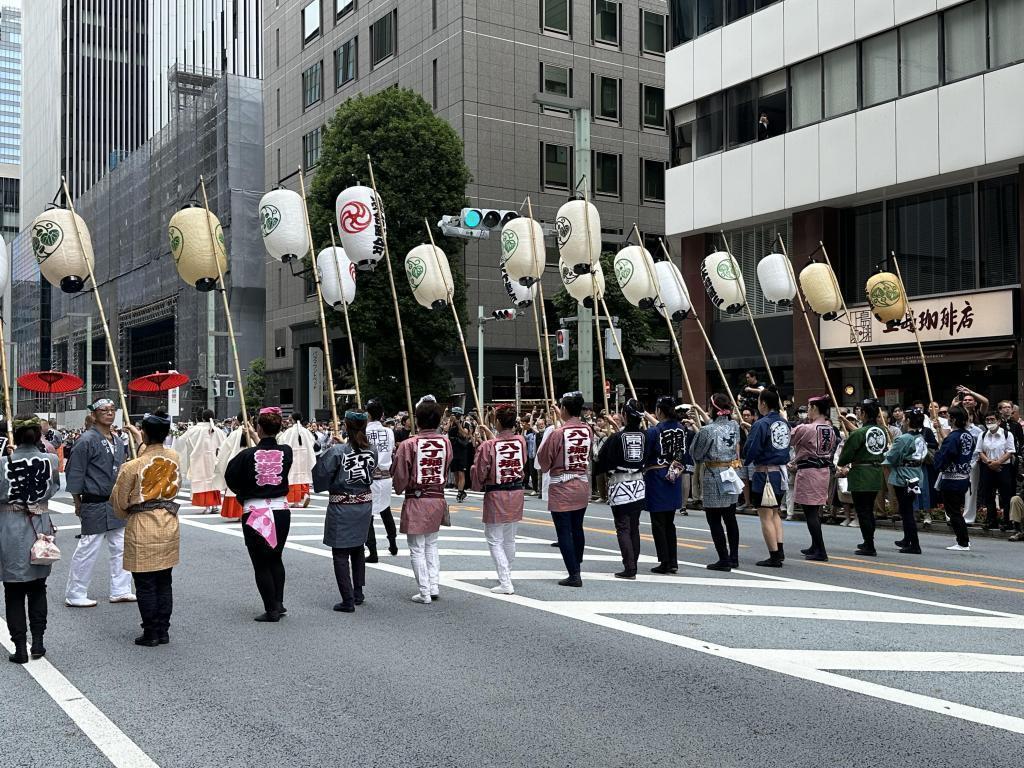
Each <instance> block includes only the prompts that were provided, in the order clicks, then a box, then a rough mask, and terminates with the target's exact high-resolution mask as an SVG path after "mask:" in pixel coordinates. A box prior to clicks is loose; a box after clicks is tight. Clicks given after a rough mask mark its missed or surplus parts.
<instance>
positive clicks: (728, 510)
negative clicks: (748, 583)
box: [704, 504, 740, 568]
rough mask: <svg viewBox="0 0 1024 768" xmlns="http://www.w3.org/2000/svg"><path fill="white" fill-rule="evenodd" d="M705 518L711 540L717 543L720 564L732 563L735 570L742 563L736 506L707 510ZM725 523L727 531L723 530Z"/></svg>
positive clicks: (716, 548)
mask: <svg viewBox="0 0 1024 768" xmlns="http://www.w3.org/2000/svg"><path fill="white" fill-rule="evenodd" d="M704 516H705V517H706V518H707V520H708V528H709V529H710V530H711V539H712V541H714V542H715V551H716V552H717V553H718V560H719V562H723V563H725V562H728V563H731V564H732V566H733V567H734V568H735V567H736V565H737V564H738V563H739V561H740V526H739V524H738V523H737V522H736V505H735V504H733V505H731V506H728V507H720V508H717V509H716V508H713V507H709V508H705V510H704ZM723 523H724V524H725V530H722V524H723ZM726 541H728V546H726Z"/></svg>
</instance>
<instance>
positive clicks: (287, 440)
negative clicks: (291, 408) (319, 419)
mask: <svg viewBox="0 0 1024 768" xmlns="http://www.w3.org/2000/svg"><path fill="white" fill-rule="evenodd" d="M277 442H278V444H279V445H288V446H291V449H292V468H291V470H289V472H288V485H312V484H313V465H314V464H316V449H315V448H314V445H315V443H316V436H315V435H314V434H313V433H312V432H310V431H309V430H308V429H306V428H305V427H304V426H302V425H301V424H293V425H292V426H290V427H288V429H286V430H284V432H282V433H281V434H280V435H278V436H277Z"/></svg>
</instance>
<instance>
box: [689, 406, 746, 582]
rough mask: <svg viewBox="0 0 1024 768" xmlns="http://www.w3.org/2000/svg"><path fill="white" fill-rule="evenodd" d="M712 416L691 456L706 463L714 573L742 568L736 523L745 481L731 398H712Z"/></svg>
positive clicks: (704, 477) (705, 492)
mask: <svg viewBox="0 0 1024 768" xmlns="http://www.w3.org/2000/svg"><path fill="white" fill-rule="evenodd" d="M708 413H709V414H710V415H711V417H712V419H713V421H712V422H711V423H710V424H705V425H704V426H703V427H701V428H700V430H699V431H698V432H697V437H696V438H695V439H694V441H693V447H692V449H691V453H692V455H693V460H694V461H695V462H702V463H703V466H704V471H703V474H702V475H701V497H702V500H703V503H704V516H705V517H706V518H707V521H708V528H709V529H710V530H711V538H712V539H713V540H714V542H715V551H716V552H717V553H718V560H717V561H715V562H714V563H710V564H709V565H708V566H707V567H708V570H711V571H729V570H731V569H733V568H738V567H739V551H740V550H739V547H740V529H739V524H738V523H737V522H736V501H737V500H738V499H739V496H740V490H741V489H742V486H743V481H742V480H740V478H739V475H738V474H737V472H736V469H737V467H739V466H740V461H739V450H740V428H739V425H738V424H737V423H736V421H735V420H734V419H733V418H732V403H731V402H730V400H729V397H728V395H723V394H721V393H716V394H714V395H712V396H711V400H710V402H709V403H708ZM723 525H724V526H725V530H724V531H723ZM727 542H728V545H727Z"/></svg>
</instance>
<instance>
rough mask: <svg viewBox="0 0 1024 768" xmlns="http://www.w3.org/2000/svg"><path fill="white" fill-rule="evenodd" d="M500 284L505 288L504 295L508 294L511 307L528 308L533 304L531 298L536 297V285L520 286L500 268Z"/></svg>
mask: <svg viewBox="0 0 1024 768" xmlns="http://www.w3.org/2000/svg"><path fill="white" fill-rule="evenodd" d="M501 282H502V283H503V284H504V286H505V293H507V294H508V297H509V299H511V301H512V305H513V306H516V307H528V306H530V305H531V304H532V303H533V297H534V296H536V295H537V284H536V283H533V284H532V285H520V284H519V283H517V282H515V281H514V280H512V279H511V278H510V277H509V276H508V272H506V271H505V268H504V267H502V268H501Z"/></svg>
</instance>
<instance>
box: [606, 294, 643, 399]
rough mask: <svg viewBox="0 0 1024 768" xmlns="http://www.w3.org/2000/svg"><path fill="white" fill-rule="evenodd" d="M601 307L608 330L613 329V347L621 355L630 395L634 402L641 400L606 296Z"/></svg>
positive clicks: (620, 358)
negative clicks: (613, 322)
mask: <svg viewBox="0 0 1024 768" xmlns="http://www.w3.org/2000/svg"><path fill="white" fill-rule="evenodd" d="M601 307H602V309H604V316H605V318H607V320H608V328H610V329H611V337H612V345H613V346H614V347H615V351H616V352H617V353H618V354H619V360H620V361H622V373H623V375H624V376H625V377H626V384H627V385H628V386H629V394H630V396H631V397H632V398H633V399H634V400H637V399H639V398H637V396H636V388H635V387H634V386H633V379H632V378H631V377H630V375H629V362H628V361H627V360H626V355H625V354H623V352H622V346H621V345H620V344H619V335H618V334H617V333H616V332H615V326H613V325H612V313H611V312H609V311H608V304H607V302H605V300H604V296H602V297H601Z"/></svg>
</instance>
